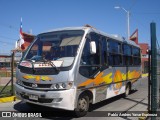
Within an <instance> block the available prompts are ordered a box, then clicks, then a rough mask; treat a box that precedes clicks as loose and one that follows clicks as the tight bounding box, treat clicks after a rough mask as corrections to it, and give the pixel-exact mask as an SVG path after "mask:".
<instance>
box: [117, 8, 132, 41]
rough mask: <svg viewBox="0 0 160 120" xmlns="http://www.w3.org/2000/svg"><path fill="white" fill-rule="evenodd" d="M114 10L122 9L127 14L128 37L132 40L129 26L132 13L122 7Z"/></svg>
mask: <svg viewBox="0 0 160 120" xmlns="http://www.w3.org/2000/svg"><path fill="white" fill-rule="evenodd" d="M114 8H115V9H122V10H124V11H125V12H126V13H127V36H128V39H129V38H130V26H129V17H130V12H129V11H127V10H126V9H124V8H123V7H120V6H115V7H114Z"/></svg>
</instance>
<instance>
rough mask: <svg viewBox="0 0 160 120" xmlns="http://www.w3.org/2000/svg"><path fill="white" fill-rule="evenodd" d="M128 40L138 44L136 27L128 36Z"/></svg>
mask: <svg viewBox="0 0 160 120" xmlns="http://www.w3.org/2000/svg"><path fill="white" fill-rule="evenodd" d="M130 40H132V41H134V42H135V43H136V44H138V29H136V30H135V31H134V33H133V34H132V35H131V36H130Z"/></svg>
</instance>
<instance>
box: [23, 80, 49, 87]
mask: <svg viewBox="0 0 160 120" xmlns="http://www.w3.org/2000/svg"><path fill="white" fill-rule="evenodd" d="M22 83H23V85H24V86H26V87H32V84H34V83H29V82H24V81H22ZM51 85H52V84H37V87H36V88H50V87H51Z"/></svg>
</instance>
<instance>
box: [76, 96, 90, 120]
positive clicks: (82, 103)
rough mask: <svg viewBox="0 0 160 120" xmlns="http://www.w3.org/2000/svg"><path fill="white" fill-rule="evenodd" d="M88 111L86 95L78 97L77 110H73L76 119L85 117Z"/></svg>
mask: <svg viewBox="0 0 160 120" xmlns="http://www.w3.org/2000/svg"><path fill="white" fill-rule="evenodd" d="M88 109H89V97H88V96H87V95H82V96H80V97H79V99H78V102H77V108H76V109H75V114H76V116H77V117H82V116H85V115H86V114H87V112H88Z"/></svg>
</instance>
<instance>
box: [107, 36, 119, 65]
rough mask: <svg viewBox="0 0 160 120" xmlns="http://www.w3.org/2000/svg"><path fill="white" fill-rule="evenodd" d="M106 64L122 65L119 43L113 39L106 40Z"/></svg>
mask: <svg viewBox="0 0 160 120" xmlns="http://www.w3.org/2000/svg"><path fill="white" fill-rule="evenodd" d="M107 51H108V64H109V65H111V66H112V65H122V55H121V43H120V42H117V41H115V40H111V39H109V40H108V48H107Z"/></svg>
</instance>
